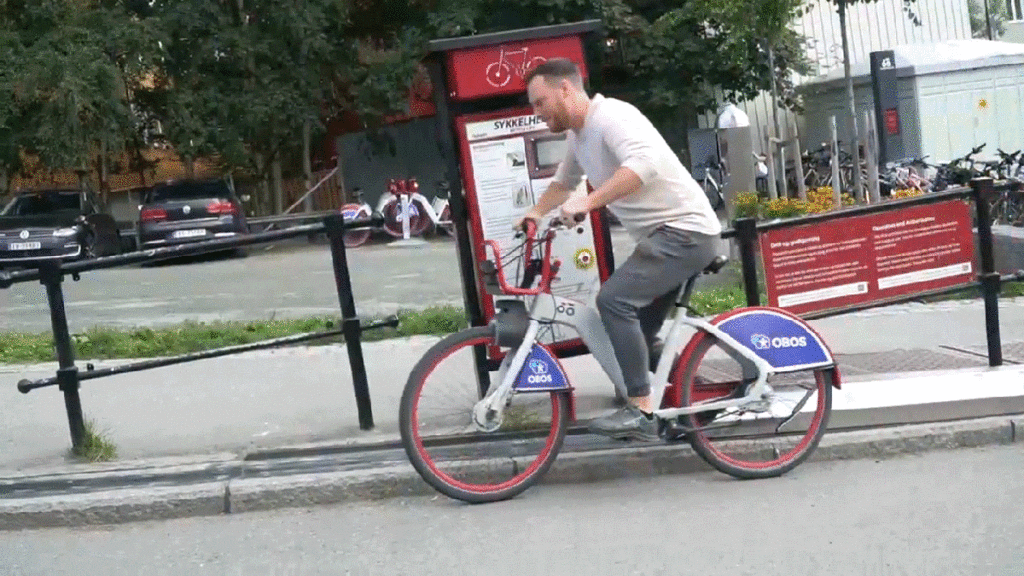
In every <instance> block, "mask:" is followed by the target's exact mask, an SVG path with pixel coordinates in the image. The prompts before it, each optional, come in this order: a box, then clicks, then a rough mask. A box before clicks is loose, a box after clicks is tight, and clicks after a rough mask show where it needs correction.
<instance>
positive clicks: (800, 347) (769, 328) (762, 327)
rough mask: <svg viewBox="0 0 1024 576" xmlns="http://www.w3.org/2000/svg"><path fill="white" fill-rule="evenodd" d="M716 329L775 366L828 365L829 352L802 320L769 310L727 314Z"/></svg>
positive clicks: (790, 368) (831, 361) (803, 366)
mask: <svg viewBox="0 0 1024 576" xmlns="http://www.w3.org/2000/svg"><path fill="white" fill-rule="evenodd" d="M718 328H719V329H720V330H722V331H723V332H725V333H726V334H728V335H729V336H732V337H733V338H735V339H736V340H737V341H738V342H739V343H740V344H743V345H744V346H746V347H747V348H749V349H751V350H752V351H753V352H754V353H755V354H757V355H758V356H760V357H761V358H763V359H764V360H765V361H766V362H768V364H770V365H771V366H772V367H773V368H775V369H780V370H782V369H789V370H797V369H802V368H809V367H811V366H825V365H828V364H832V363H833V360H832V355H831V354H830V353H829V351H828V348H826V347H825V345H824V344H823V343H822V342H821V340H819V339H818V337H817V336H816V335H815V334H814V332H812V331H811V330H810V329H808V328H807V326H805V325H804V324H803V323H802V322H800V321H798V320H794V319H793V318H790V317H789V316H786V315H784V314H779V313H778V312H773V311H771V310H754V311H751V312H745V313H740V314H737V315H735V316H731V317H729V318H727V319H725V320H724V321H722V322H721V323H720V324H718Z"/></svg>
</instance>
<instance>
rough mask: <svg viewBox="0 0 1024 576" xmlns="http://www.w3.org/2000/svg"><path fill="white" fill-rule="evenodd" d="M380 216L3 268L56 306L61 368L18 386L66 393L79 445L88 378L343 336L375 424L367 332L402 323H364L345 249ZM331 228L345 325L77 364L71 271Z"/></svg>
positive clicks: (362, 404)
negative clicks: (349, 235) (68, 289)
mask: <svg viewBox="0 0 1024 576" xmlns="http://www.w3.org/2000/svg"><path fill="white" fill-rule="evenodd" d="M379 225H380V222H379V221H378V220H377V219H374V218H368V219H361V220H353V221H349V222H345V221H344V218H343V217H342V216H341V215H340V214H331V215H328V216H326V217H325V218H323V221H322V222H321V223H318V224H307V225H301V226H294V227H291V228H288V229H287V230H279V231H273V232H264V233H259V234H252V235H248V236H245V237H242V238H227V239H221V240H209V241H203V242H195V243H190V244H180V245H177V246H168V247H163V248H153V249H150V250H145V251H141V252H133V253H129V254H122V255H118V256H107V257H103V258H93V259H89V260H81V261H78V262H70V263H61V262H60V261H46V262H40V263H39V264H38V265H37V267H36V268H34V269H31V270H21V271H16V272H0V289H4V288H9V287H11V286H12V285H14V284H18V283H23V282H32V281H37V280H38V281H39V282H41V283H42V284H43V286H44V287H45V289H46V298H47V302H48V304H49V308H50V324H51V327H52V330H53V339H54V344H55V349H56V355H57V364H58V368H57V373H56V376H54V377H51V378H43V379H40V380H21V381H20V382H18V390H19V391H21V392H22V393H25V394H27V393H29V392H31V391H32V390H36V389H38V388H46V387H49V386H57V387H59V388H60V390H61V392H63V394H64V405H65V409H66V411H67V416H68V425H69V427H70V429H71V442H72V446H73V447H76V448H77V447H80V446H81V445H82V443H83V442H84V440H85V422H84V418H83V415H82V403H81V398H80V397H79V393H78V391H79V387H80V384H81V383H82V382H83V381H86V380H92V379H95V378H103V377H107V376H113V375H116V374H125V373H130V372H138V371H141V370H150V369H153V368H159V367H162V366H170V365H172V364H181V363H184V362H193V361H196V360H202V359H206V358H216V357H219V356H227V355H229V354H238V353H241V352H248V351H252V350H260V349H266V348H274V347H280V346H286V345H291V344H298V343H301V342H310V341H314V340H320V339H326V338H331V337H337V336H343V337H344V339H345V344H346V346H347V348H348V358H349V365H350V368H351V371H352V384H353V388H354V392H355V397H356V405H357V408H358V414H359V427H360V428H361V429H363V430H369V429H370V428H373V411H372V406H371V402H370V391H369V384H368V382H367V375H366V365H365V362H364V360H363V350H362V342H361V335H362V333H363V331H366V330H373V329H376V328H383V327H396V326H398V318H397V316H391V317H389V318H387V319H386V320H384V321H380V322H375V323H371V324H365V325H364V324H362V322H361V321H360V319H359V316H358V315H357V313H356V307H355V300H354V298H353V295H352V281H351V276H350V275H349V269H348V259H347V256H346V253H345V242H344V233H345V231H346V230H349V229H353V228H365V227H368V226H379ZM323 232H325V233H326V234H327V237H328V239H329V240H330V247H331V259H332V264H333V268H334V279H335V287H336V289H337V292H338V300H339V304H340V307H341V327H340V328H338V329H335V330H327V331H324V332H313V333H305V334H296V335H292V336H286V337H283V338H275V339H272V340H264V341H261V342H254V343H251V344H243V345H239V346H229V347H225V348H218V349H215V350H206V351H202V352H195V353H191V354H182V355H180V356H173V357H169V358H160V359H153V360H142V361H139V362H133V363H129V364H126V365H123V366H118V367H114V368H103V369H99V370H94V369H91V366H90V367H89V368H90V369H88V370H87V371H85V372H80V371H79V369H78V367H77V366H76V365H75V354H74V347H73V345H72V340H71V334H70V332H69V330H68V320H67V314H66V309H65V305H64V291H63V288H62V284H63V281H64V277H65V276H68V275H70V276H71V277H72V278H73V279H74V280H78V279H79V277H80V274H81V273H83V272H88V271H92V270H100V269H104V268H115V267H118V266H127V265H131V264H139V263H143V262H152V261H156V260H165V259H169V258H177V257H183V256H191V255H197V254H203V253H206V252H213V251H219V250H226V249H231V248H240V247H243V246H252V245H257V244H264V243H268V242H274V241H277V240H283V239H288V238H294V237H298V236H304V235H308V234H313V233H323Z"/></svg>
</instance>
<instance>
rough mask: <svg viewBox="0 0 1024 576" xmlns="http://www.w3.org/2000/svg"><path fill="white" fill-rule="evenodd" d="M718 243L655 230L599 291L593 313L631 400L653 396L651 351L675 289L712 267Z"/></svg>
mask: <svg viewBox="0 0 1024 576" xmlns="http://www.w3.org/2000/svg"><path fill="white" fill-rule="evenodd" d="M718 243H719V238H718V237H717V236H708V235H706V234H700V233H698V232H689V231H686V230H680V229H678V228H672V227H670V226H659V227H658V228H657V229H656V230H655V231H654V232H652V233H651V235H650V236H648V237H646V238H644V239H642V240H641V241H640V242H638V243H637V245H636V248H635V249H634V250H633V253H632V254H631V255H630V256H629V258H627V259H626V261H625V262H624V263H623V264H622V266H621V267H619V268H616V270H615V272H613V273H612V275H611V277H609V278H608V280H607V281H606V282H605V283H604V284H603V285H602V286H601V291H600V292H598V294H597V309H598V311H599V312H600V313H601V321H602V323H603V324H604V328H605V330H606V331H607V332H608V336H609V338H610V339H611V343H612V348H613V349H614V350H615V358H616V359H617V360H618V362H619V367H620V368H621V369H622V376H623V378H624V379H625V383H626V391H627V393H628V395H629V396H630V397H632V398H636V397H640V396H647V395H648V394H650V393H651V382H650V376H649V356H648V350H649V348H650V345H651V343H652V342H653V341H654V337H655V336H656V335H657V334H658V331H659V330H660V329H661V325H662V324H663V323H664V322H665V318H666V317H667V316H668V311H669V308H670V307H671V306H672V304H673V302H674V298H675V296H676V294H677V292H678V290H679V287H680V286H681V285H682V284H683V282H685V281H686V279H687V278H689V277H690V276H692V275H693V274H695V273H697V272H700V271H701V270H703V269H704V268H705V267H706V266H707V265H708V264H710V263H711V260H712V259H714V257H715V256H716V255H717V251H716V250H717V248H718ZM655 401H656V402H657V401H658V400H657V399H655Z"/></svg>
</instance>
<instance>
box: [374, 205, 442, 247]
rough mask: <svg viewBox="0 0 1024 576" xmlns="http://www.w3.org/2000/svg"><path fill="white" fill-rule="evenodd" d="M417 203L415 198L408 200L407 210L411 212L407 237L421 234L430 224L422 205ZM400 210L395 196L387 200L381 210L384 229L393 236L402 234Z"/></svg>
mask: <svg viewBox="0 0 1024 576" xmlns="http://www.w3.org/2000/svg"><path fill="white" fill-rule="evenodd" d="M418 204H419V202H417V201H415V200H410V201H409V208H410V210H409V211H410V212H411V214H410V216H409V237H413V236H421V235H423V233H424V232H426V231H427V226H429V225H430V217H429V216H427V215H426V213H425V212H424V210H423V207H422V206H419V205H418ZM401 210H402V205H401V202H400V201H399V200H398V199H397V198H396V199H392V200H388V201H387V203H386V204H384V208H383V209H382V210H381V214H382V215H383V216H384V231H385V232H387V233H388V234H390V235H391V236H393V237H395V238H402V237H403V236H404V233H403V232H402V220H401V218H400V213H401Z"/></svg>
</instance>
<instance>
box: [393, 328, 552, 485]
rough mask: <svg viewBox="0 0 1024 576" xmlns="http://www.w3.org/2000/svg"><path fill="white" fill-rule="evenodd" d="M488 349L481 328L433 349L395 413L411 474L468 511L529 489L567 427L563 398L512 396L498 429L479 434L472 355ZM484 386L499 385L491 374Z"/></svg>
mask: <svg viewBox="0 0 1024 576" xmlns="http://www.w3.org/2000/svg"><path fill="white" fill-rule="evenodd" d="M492 344H494V335H493V330H492V329H491V328H489V327H486V326H482V327H476V328H469V329H466V330H463V331H461V332H458V333H455V334H452V335H451V336H448V337H447V338H445V339H443V340H441V341H440V342H438V343H437V344H435V345H434V346H433V347H432V348H431V349H430V350H429V351H427V353H426V354H425V355H424V356H423V358H422V359H420V361H419V363H417V364H416V366H415V367H414V368H413V371H412V373H411V374H410V375H409V380H408V382H407V383H406V385H405V392H404V393H403V395H402V403H401V407H400V412H399V425H400V428H401V433H402V445H403V446H404V447H405V451H406V454H407V455H408V456H409V460H410V462H412V465H413V467H414V468H416V471H417V472H419V474H420V476H422V477H423V479H424V480H425V481H426V482H427V483H428V484H430V485H431V486H433V487H434V488H435V489H436V490H437V491H439V492H441V493H442V494H444V495H446V496H448V497H450V498H455V499H457V500H463V501H465V502H470V503H481V502H493V501H497V500H505V499H508V498H512V497H514V496H516V495H518V494H520V493H522V492H523V491H524V490H526V489H527V488H529V487H530V486H532V485H533V484H534V483H535V482H537V480H539V479H540V478H541V477H542V476H543V475H544V473H545V472H547V470H548V468H549V467H550V466H551V463H552V462H553V461H554V460H555V457H556V456H557V455H558V451H559V449H560V448H561V446H562V442H563V440H564V439H565V433H566V430H567V429H568V424H569V397H568V393H566V392H564V391H562V392H529V393H514V394H513V395H512V397H511V398H510V400H509V402H508V405H507V406H506V407H505V410H504V414H503V417H502V418H501V419H500V421H495V422H492V423H491V424H492V425H491V426H490V427H489V428H490V429H489V430H488V431H486V432H485V431H481V430H480V428H479V427H478V426H477V424H476V423H474V419H473V407H474V406H475V405H476V403H477V401H478V400H479V399H480V397H481V396H480V391H479V384H478V381H477V376H476V373H477V371H476V364H475V362H474V352H473V350H474V347H476V346H489V345H492ZM489 378H490V380H489V383H488V385H489V386H497V385H498V384H499V381H498V378H497V375H496V374H490V375H489Z"/></svg>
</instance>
